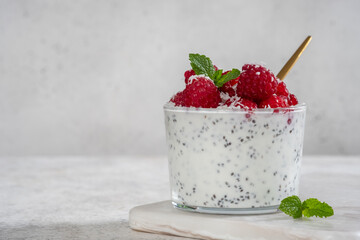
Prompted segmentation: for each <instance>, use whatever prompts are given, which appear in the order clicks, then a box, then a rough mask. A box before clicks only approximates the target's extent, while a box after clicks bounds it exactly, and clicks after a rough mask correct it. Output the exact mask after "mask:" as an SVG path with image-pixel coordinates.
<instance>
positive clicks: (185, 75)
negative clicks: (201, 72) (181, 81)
mask: <svg viewBox="0 0 360 240" xmlns="http://www.w3.org/2000/svg"><path fill="white" fill-rule="evenodd" d="M194 75H195V72H194V70H192V69H191V70H187V71H186V72H185V73H184V77H185V84H188V83H189V77H191V76H194Z"/></svg>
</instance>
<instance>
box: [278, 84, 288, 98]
mask: <svg viewBox="0 0 360 240" xmlns="http://www.w3.org/2000/svg"><path fill="white" fill-rule="evenodd" d="M276 95H281V96H285V97H288V96H289V90H288V89H287V88H286V84H285V83H284V82H283V81H281V82H279V84H278V86H277V90H276Z"/></svg>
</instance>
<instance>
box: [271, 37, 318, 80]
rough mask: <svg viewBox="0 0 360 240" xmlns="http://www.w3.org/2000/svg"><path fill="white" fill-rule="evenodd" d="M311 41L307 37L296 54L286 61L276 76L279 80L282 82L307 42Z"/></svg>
mask: <svg viewBox="0 0 360 240" xmlns="http://www.w3.org/2000/svg"><path fill="white" fill-rule="evenodd" d="M310 41H311V36H308V37H307V38H306V39H305V40H304V42H303V43H302V44H301V45H300V47H299V48H298V49H297V50H296V52H295V53H294V54H293V55H292V56H291V58H290V59H289V60H288V61H287V63H286V64H285V65H284V67H283V68H282V69H281V70H280V72H279V73H278V75H277V76H276V77H277V78H279V79H280V80H284V78H285V77H286V75H287V74H288V72H289V71H290V69H291V68H292V67H293V66H294V64H295V63H296V61H297V60H298V58H299V57H300V55H301V54H302V53H303V51H304V50H305V48H306V47H307V45H308V44H309V42H310Z"/></svg>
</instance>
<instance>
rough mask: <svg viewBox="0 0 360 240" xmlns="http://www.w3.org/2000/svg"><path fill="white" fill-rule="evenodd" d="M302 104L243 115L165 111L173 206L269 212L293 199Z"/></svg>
mask: <svg viewBox="0 0 360 240" xmlns="http://www.w3.org/2000/svg"><path fill="white" fill-rule="evenodd" d="M305 110H306V107H305V105H304V104H300V105H296V106H290V107H286V108H276V109H272V108H263V109H254V110H253V111H248V110H244V109H230V108H228V109H226V108H216V109H211V108H208V109H207V108H191V107H190V108H189V107H178V106H174V104H172V103H167V104H166V105H165V106H164V112H165V126H166V139H167V148H168V160H169V173H170V185H171V196H172V202H173V205H174V206H177V207H180V208H183V209H184V208H185V209H190V210H194V211H200V212H212V213H230V214H231V213H242V212H243V213H256V212H257V211H258V213H265V212H274V211H276V209H277V207H278V206H279V204H280V202H281V200H282V199H284V198H286V197H288V196H291V195H298V192H299V177H300V166H301V157H302V148H303V137H304V125H305Z"/></svg>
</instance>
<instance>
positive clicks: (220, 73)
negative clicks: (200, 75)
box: [214, 69, 223, 82]
mask: <svg viewBox="0 0 360 240" xmlns="http://www.w3.org/2000/svg"><path fill="white" fill-rule="evenodd" d="M222 73H223V70H222V69H219V70H217V71H215V73H214V82H216V81H217V80H218V79H220V78H221V76H222Z"/></svg>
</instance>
